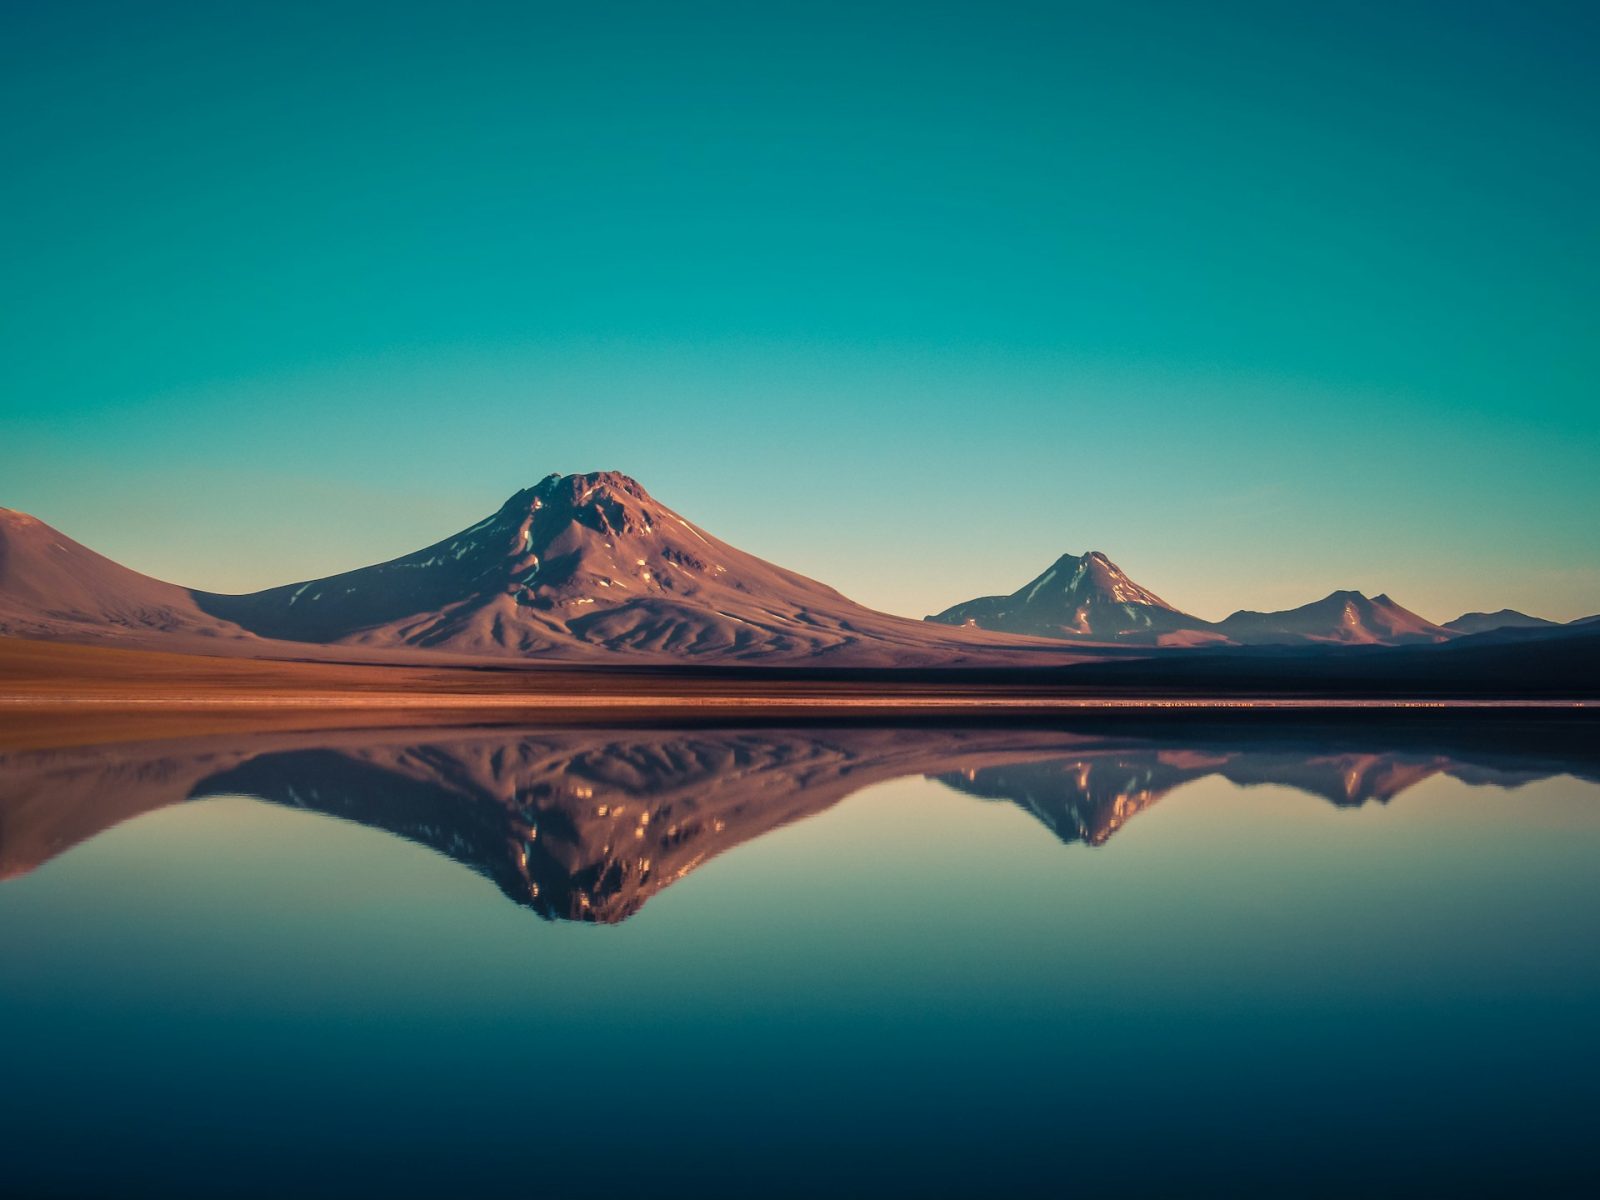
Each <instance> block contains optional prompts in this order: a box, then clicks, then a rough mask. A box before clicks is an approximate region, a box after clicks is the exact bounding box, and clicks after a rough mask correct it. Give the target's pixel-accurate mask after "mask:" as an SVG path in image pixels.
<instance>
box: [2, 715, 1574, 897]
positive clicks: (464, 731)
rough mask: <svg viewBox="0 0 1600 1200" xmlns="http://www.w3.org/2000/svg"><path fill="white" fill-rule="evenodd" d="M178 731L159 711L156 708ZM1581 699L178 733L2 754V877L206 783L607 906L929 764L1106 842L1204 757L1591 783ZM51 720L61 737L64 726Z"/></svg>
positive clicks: (1384, 783)
mask: <svg viewBox="0 0 1600 1200" xmlns="http://www.w3.org/2000/svg"><path fill="white" fill-rule="evenodd" d="M168 728H169V729H170V728H171V727H170V726H169V727H168ZM1596 732H1597V729H1596V724H1595V721H1594V719H1593V717H1592V715H1590V714H1586V713H1582V712H1554V713H1541V714H1538V715H1534V714H1526V713H1525V714H1516V715H1508V714H1506V713H1504V712H1497V713H1488V712H1485V713H1481V714H1473V715H1470V716H1464V715H1463V714H1461V713H1459V712H1450V713H1443V712H1439V711H1437V710H1413V711H1409V712H1407V713H1405V714H1392V713H1391V714H1386V715H1385V716H1384V717H1383V719H1382V720H1379V721H1375V720H1373V719H1372V717H1371V716H1370V715H1361V714H1353V713H1349V712H1344V713H1328V712H1323V713H1318V714H1317V715H1316V716H1315V717H1308V716H1307V715H1305V714H1297V713H1291V712H1282V711H1279V712H1274V713H1253V714H1251V716H1250V717H1249V718H1248V719H1240V718H1238V717H1237V716H1235V717H1229V716H1226V715H1219V714H1216V713H1205V714H1200V713H1186V714H1180V713H1174V714H1163V715H1150V714H1141V715H1140V716H1139V717H1137V718H1135V719H1130V718H1129V717H1127V716H1126V715H1113V714H1101V715H1093V716H1084V717H1076V718H1074V719H1073V720H1072V721H1071V722H1070V723H1066V722H1063V721H1061V720H1060V719H1059V718H1058V719H1055V720H1052V721H1034V722H1028V721H1017V720H1015V719H1009V720H1003V721H1000V720H997V721H991V722H988V723H973V722H971V721H970V720H968V721H964V722H962V723H959V724H944V723H931V722H920V723H916V724H911V723H904V722H902V723H899V724H839V723H837V722H835V723H831V724H830V723H821V724H801V723H796V722H794V721H793V720H789V721H785V722H769V723H756V722H751V723H742V724H739V725H737V726H733V725H729V724H727V723H726V722H722V723H714V722H707V723H701V724H696V725H683V724H675V725H660V724H656V725H609V726H606V727H603V728H601V727H593V726H585V725H579V724H572V725H565V726H559V725H550V724H544V725H540V726H538V727H528V726H481V725H461V726H446V727H441V726H436V725H430V726H420V727H419V726H412V727H398V728H396V727H388V728H368V729H351V728H324V729H311V730H307V729H289V730H255V731H228V730H207V729H204V727H203V726H202V728H201V729H200V730H193V729H191V730H188V731H187V732H185V733H184V734H182V735H179V736H172V737H165V738H160V739H152V740H145V741H136V742H124V743H119V744H111V743H102V744H97V745H79V746H51V745H50V742H49V736H44V737H41V739H40V740H41V743H42V744H40V745H39V746H38V747H37V748H34V749H25V750H10V751H5V752H0V878H4V877H15V876H19V875H23V874H26V873H27V872H29V871H32V870H34V869H36V868H38V867H39V866H41V865H43V864H44V863H47V862H48V861H50V860H51V859H53V858H55V857H56V856H58V855H60V854H63V853H66V852H67V851H69V850H70V849H71V848H72V847H73V846H76V845H78V844H80V843H82V842H84V841H86V840H88V839H90V838H92V837H94V836H96V835H97V834H99V833H101V832H103V831H104V830H106V829H109V828H111V827H113V826H115V825H117V824H120V823H122V822H123V821H126V820H130V819H133V818H136V817H137V816H139V815H141V814H144V813H148V812H153V811H156V810H159V809H163V808H166V807H168V806H171V805H175V804H180V803H183V802H185V801H188V800H200V799H205V798H208V797H216V796H223V795H245V796H250V797H255V798H257V799H259V800H262V801H265V802H269V803H274V804H280V805H284V806H286V807H293V808H300V809H304V810H307V811H312V812H318V813H321V814H324V815H327V816H330V817H337V818H340V819H344V820H349V821H354V822H357V823H359V824H362V825H365V826H368V827H371V828H374V829H378V830H383V831H385V832H388V833H390V834H393V835H395V836H399V837H403V838H406V839H408V840H410V841H413V842H416V843H418V844H420V845H424V846H427V847H429V848H431V849H433V850H435V851H436V852H438V853H440V854H444V855H446V856H448V857H450V858H452V859H454V860H455V861H457V862H460V863H461V864H463V865H464V866H467V867H468V868H469V869H471V870H473V871H475V872H477V873H478V874H480V875H483V876H484V877H485V878H488V879H490V880H492V881H493V882H494V883H495V884H496V886H497V887H498V888H499V889H500V890H501V891H502V892H503V893H504V894H505V895H506V896H507V897H508V898H509V899H510V900H512V901H513V902H515V903H517V904H519V905H522V906H524V907H527V908H529V909H531V910H532V911H534V912H535V913H537V914H538V915H539V916H541V917H543V918H545V919H549V920H576V921H585V922H596V923H607V924H610V923H616V922H619V921H622V920H625V919H627V918H628V917H629V916H631V915H632V914H633V913H635V912H637V911H638V910H639V909H640V908H641V907H642V906H643V905H644V904H645V903H646V902H647V901H648V900H649V898H650V897H651V896H653V895H655V894H656V893H657V892H658V891H660V890H662V889H663V888H665V887H667V886H670V885H671V884H673V883H675V882H677V881H678V880H681V879H683V878H684V877H685V876H687V875H689V874H690V873H692V872H694V871H696V870H698V869H699V868H700V867H701V866H703V865H704V864H705V863H707V862H709V861H710V860H711V859H713V858H715V857H717V856H718V855H720V854H723V853H725V852H727V851H728V850H730V849H733V848H734V847H736V846H739V845H741V844H743V843H745V842H748V841H751V840H754V839H756V838H759V837H761V836H763V835H765V834H766V833H769V832H771V831H773V830H775V829H778V828H781V827H783V826H785V825H788V824H791V823H793V822H795V821H799V820H803V819H805V818H807V817H811V816H814V815H816V814H818V813H821V812H823V811H826V810H827V809H829V808H831V807H832V806H834V805H835V804H837V803H839V802H840V801H841V800H843V799H845V798H846V797H847V796H850V795H852V794H853V793H855V792H857V791H860V790H861V789H863V788H865V787H868V786H871V785H874V784H879V783H884V782H888V781H890V780H893V779H898V778H904V777H909V776H917V777H926V778H929V779H933V780H936V781H937V782H939V783H941V784H943V785H944V786H946V787H949V788H950V789H952V790H953V791H956V792H959V793H962V794H965V795H969V796H972V797H974V798H975V799H979V800H982V801H986V802H1002V803H1010V804H1014V805H1017V806H1018V807H1020V808H1021V809H1023V811H1025V812H1028V813H1029V814H1030V815H1032V816H1033V817H1034V818H1035V819H1037V820H1038V821H1040V823H1041V824H1043V825H1044V826H1045V827H1046V828H1048V829H1049V830H1050V831H1051V832H1052V833H1053V834H1054V835H1055V836H1056V837H1057V838H1059V839H1060V840H1061V841H1062V842H1064V843H1080V844H1084V845H1088V846H1101V845H1104V844H1106V843H1107V842H1108V841H1109V840H1110V839H1111V838H1112V837H1113V836H1114V835H1115V834H1116V832H1117V831H1118V830H1120V829H1121V828H1122V827H1123V826H1124V825H1125V824H1126V823H1127V822H1128V821H1130V820H1132V819H1133V818H1134V817H1136V816H1138V815H1139V814H1140V813H1142V812H1144V811H1146V810H1147V809H1149V808H1150V807H1152V806H1153V805H1155V804H1157V803H1158V802H1159V801H1161V800H1162V799H1163V798H1164V797H1166V796H1167V795H1169V794H1170V793H1172V792H1173V791H1174V790H1176V789H1177V788H1180V787H1182V786H1183V785H1185V784H1188V783H1191V782H1193V781H1196V780H1199V779H1202V778H1206V777H1209V776H1217V777H1220V778H1224V779H1227V780H1229V781H1230V782H1232V783H1234V784H1236V785H1239V786H1252V785H1257V784H1274V785H1278V786H1283V787H1289V788H1293V789H1295V790H1298V791H1300V792H1303V793H1305V794H1307V795H1310V796H1314V797H1317V798H1319V799H1320V800H1322V801H1324V802H1326V803H1329V804H1334V805H1338V806H1340V807H1354V806H1360V805H1363V804H1369V803H1379V804H1386V803H1388V802H1390V801H1391V800H1393V799H1394V798H1395V797H1397V796H1399V795H1400V794H1402V793H1403V792H1405V791H1406V790H1407V789H1409V788H1411V787H1413V786H1415V785H1416V784H1418V783H1420V782H1422V781H1423V780H1425V779H1429V778H1433V777H1437V776H1444V777H1448V778H1453V779H1456V780H1458V781H1461V782H1464V783H1467V784H1485V785H1492V786H1498V787H1507V788H1510V787H1517V786H1520V785H1522V784H1524V783H1528V782H1532V781H1534V780H1538V779H1544V778H1548V777H1551V776H1555V775H1562V774H1570V775H1575V776H1577V777H1579V778H1583V779H1587V780H1590V781H1594V782H1600V739H1597V738H1596V737H1595V734H1596ZM50 736H56V737H60V736H64V733H63V732H62V731H60V730H57V731H56V732H55V733H54V734H53V735H50Z"/></svg>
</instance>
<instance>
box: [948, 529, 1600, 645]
mask: <svg viewBox="0 0 1600 1200" xmlns="http://www.w3.org/2000/svg"><path fill="white" fill-rule="evenodd" d="M924 619H925V620H927V621H930V622H934V623H936V624H942V625H959V626H965V627H967V628H976V629H988V630H993V631H997V632H1002V633H1017V634H1026V635H1029V636H1032V637H1048V638H1058V639H1062V640H1066V641H1075V642H1083V643H1097V644H1104V643H1122V644H1131V645H1147V646H1230V645H1232V646H1293V645H1319V644H1321V645H1346V646H1404V645H1419V644H1426V643H1437V642H1446V641H1449V640H1450V639H1452V638H1454V637H1456V636H1458V635H1462V634H1471V633H1483V632H1486V631H1489V630H1495V629H1503V628H1536V627H1537V628H1557V627H1559V625H1558V622H1555V621H1546V620H1543V619H1542V618H1539V617H1530V616H1527V615H1526V614H1524V613H1519V612H1515V611H1513V610H1512V609H1509V608H1508V609H1502V610H1500V611H1499V612H1498V613H1467V614H1465V615H1464V616H1461V617H1457V618H1456V619H1455V620H1454V621H1450V622H1447V623H1445V624H1443V625H1435V624H1434V623H1433V622H1432V621H1429V620H1428V619H1427V618H1425V617H1421V616H1418V615H1417V614H1416V613H1414V612H1412V611H1411V610H1410V609H1407V608H1404V607H1402V606H1401V605H1399V604H1397V603H1395V601H1393V600H1391V599H1390V598H1389V597H1388V596H1382V595H1380V596H1364V595H1362V594H1361V593H1360V592H1353V591H1336V592H1330V593H1329V594H1328V595H1326V596H1324V597H1323V598H1322V599H1320V600H1313V601H1312V602H1311V603H1310V604H1303V605H1301V606H1300V607H1299V608H1291V609H1286V610H1283V611H1281V612H1253V611H1248V610H1244V609H1241V610H1240V611H1238V612H1236V613H1234V614H1232V615H1231V616H1228V617H1224V618H1223V619H1222V620H1220V621H1207V620H1204V619H1202V618H1200V617H1196V616H1191V615H1190V614H1189V613H1186V612H1184V611H1182V610H1181V609H1179V608H1176V607H1174V606H1173V605H1171V604H1168V603H1167V602H1166V601H1165V600H1163V599H1161V597H1159V596H1157V595H1156V594H1155V593H1154V592H1152V591H1150V590H1149V589H1148V588H1145V587H1141V586H1140V585H1139V584H1137V583H1135V582H1134V581H1133V580H1131V579H1130V578H1128V576H1127V574H1126V573H1125V572H1124V571H1123V570H1122V568H1120V567H1118V566H1117V564H1116V563H1114V562H1112V561H1111V560H1110V559H1109V558H1107V557H1106V556H1105V555H1104V554H1102V553H1101V552H1100V551H1098V550H1091V551H1089V552H1088V553H1087V554H1083V555H1073V554H1063V555H1062V556H1061V557H1060V558H1058V559H1056V561H1055V562H1054V563H1053V564H1051V566H1050V567H1049V569H1048V570H1046V571H1045V572H1044V573H1043V574H1042V575H1039V576H1036V577H1035V578H1033V579H1031V580H1029V581H1028V582H1027V583H1026V584H1024V585H1023V586H1022V587H1020V588H1018V589H1017V590H1016V591H1015V592H1012V593H1011V594H1010V595H1008V596H980V597H978V598H977V599H974V600H967V601H965V602H963V603H961V604H957V605H954V606H952V607H950V608H947V609H945V610H944V611H943V612H941V613H935V614H934V615H933V616H930V617H926V618H924ZM1594 619H1595V618H1592V617H1591V618H1585V619H1584V620H1583V621H1574V622H1573V623H1572V624H1573V625H1579V624H1583V623H1585V622H1587V621H1591V620H1594Z"/></svg>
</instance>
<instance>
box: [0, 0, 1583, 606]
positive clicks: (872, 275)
mask: <svg viewBox="0 0 1600 1200" xmlns="http://www.w3.org/2000/svg"><path fill="white" fill-rule="evenodd" d="M1597 34H1600V8H1596V7H1595V6H1593V5H1590V4H1586V3H1575V4H1570V5H1556V4H1537V3H1534V4H1526V3H1523V4H1510V3H1500V4H1475V3H1462V2H1452V3H1438V4H1404V3H1394V2H1387V3H1381V4H1370V5H1369V4H1359V3H1355V4H1349V3H1341V4H1337V5H1321V6H1311V5H1301V4H1289V3H1282V4H1235V3H1210V4H1205V5H1199V4H1189V3H1154V2H1149V3H1109V2H1108V3H1103V4H1102V3H1093V4H1067V3H1057V4H1043V5H994V4H982V5H980V4H971V5H938V4H916V5H909V4H908V5H871V4H859V3H858V4H841V5H830V4H816V3H808V4H804V5H793V6H788V5H778V4H749V3H740V4H726V5H694V4H673V5H664V4H637V5H631V4H630V5H607V4H599V3H592V4H570V5H560V6H549V7H544V6H538V5H533V4H506V5H485V4H465V3H456V4H451V5H449V6H444V5H408V4H405V3H401V2H398V0H393V2H391V3H386V4H381V5H358V4H315V5H296V4H288V3H273V4H270V5H267V4H262V5H237V6H234V5H228V6H222V5H211V4H202V5H195V6H192V7H190V6H181V5H163V4H157V3H149V4H140V5H137V6H131V5H125V4H108V5H105V6H99V5H93V4H84V3H61V4H32V5H28V4H12V5H6V6H4V7H3V10H0V99H3V104H4V112H5V114H6V119H5V120H4V121H3V122H0V156H3V158H0V162H3V171H0V229H3V232H0V244H3V246H4V249H3V252H0V253H3V257H0V328H3V336H0V504H4V505H7V506H11V507H16V508H21V509H24V510H26V511H29V512H32V513H34V514H36V515H38V516H40V517H41V518H43V519H44V520H47V521H49V522H51V523H53V524H55V525H57V526H58V527H60V528H61V529H63V530H64V531H65V532H67V533H68V534H70V535H72V536H73V537H76V538H78V539H79V540H81V541H83V542H85V543H87V544H89V545H90V546H92V547H94V548H96V549H98V550H100V551H102V552H103V553H106V554H109V555H111V556H112V557H114V558H116V559H118V560H119V561H122V562H125V563H127V564H128V565H130V566H133V567H136V568H138V569H140V570H144V571H147V572H150V573H152V574H155V575H158V576H161V577H163V578H168V579H172V580H175V581H177V582H181V583H187V584H192V585H198V586H203V587H208V588H213V589H218V590H245V589H250V588H255V587H260V586H265V585H268V584H274V583H281V582H286V581H290V580H295V579H301V578H306V577H309V576H313V575H319V574H325V573H328V572H331V571H335V570H340V569H344V568H348V567H353V566H357V565H361V564H364V563H368V562H373V561H377V560H380V559H384V558H388V557H392V556H394V555H397V554H401V553H404V552H407V551H410V550H412V549H416V548H418V547H420V546H422V545H423V544H425V543H427V542H430V541H432V540H435V539H437V538H439V537H441V536H444V535H447V534H449V533H452V532H454V531H456V530H458V529H460V528H463V527H465V526H467V525H469V524H471V523H473V522H475V521H476V520H478V519H479V518H481V517H482V516H483V515H485V514H487V513H488V512H490V511H492V510H493V509H494V508H495V507H496V506H498V505H499V504H500V502H501V501H503V500H504V499H505V497H506V496H507V495H509V494H510V493H511V492H512V491H514V490H515V489H517V488H519V487H523V486H526V485H528V484H530V483H532V482H534V481H536V480H537V479H539V478H540V477H541V476H543V475H545V474H547V473H549V472H551V471H561V472H568V471H584V470H594V469H600V468H614V469H618V470H623V471H626V472H628V473H630V474H632V475H634V476H636V477H637V478H639V479H640V480H641V482H643V483H644V484H645V486H646V487H648V488H649V489H650V490H651V491H652V492H653V493H654V494H655V495H656V496H657V497H658V498H659V499H660V500H662V501H663V502H664V503H667V504H669V505H671V506H673V507H674V508H676V509H678V510H679V511H680V512H682V513H684V514H685V515H686V516H688V517H690V518H691V519H694V520H696V521H698V522H699V523H701V524H703V525H705V526H706V527H707V528H709V529H710V530H711V531H712V532H714V533H716V534H718V535H719V536H721V537H723V538H725V539H727V540H729V541H731V542H733V543H735V544H736V545H739V546H741V547H742V548H744V549H747V550H750V551H752V552H754V553H757V554H760V555H762V556H764V557H766V558H770V559H773V560H776V561H778V562H781V563H784V564H785V565H788V566H791V567H793V568H795V569H798V570H801V571H804V572H806V573H807V574H811V575H815V576H817V577H819V578H822V579H824V580H826V581H828V582H830V583H832V584H834V585H836V586H838V587H839V588H841V590H843V591H845V592H846V593H847V594H849V595H851V596H853V597H854V598H856V599H859V600H861V601H864V602H866V603H869V604H872V605H875V606H878V607H882V608H886V609H889V610H891V611H898V612H903V613H907V614H909V615H913V616H920V615H922V614H923V613H926V612H932V611H935V610H938V609H940V608H943V607H944V606H946V605H948V604H950V603H953V602H955V601H957V600H960V599H964V598H967V597H969V596H971V595H974V594H978V593H983V592H996V591H1010V590H1012V589H1013V588H1015V587H1017V586H1019V585H1021V584H1022V583H1023V582H1024V581H1026V580H1027V579H1028V578H1029V577H1031V576H1032V575H1034V574H1036V573H1038V572H1039V571H1040V570H1042V569H1043V568H1044V567H1045V566H1046V565H1048V563H1049V562H1050V561H1051V560H1052V559H1053V558H1054V557H1056V556H1057V555H1058V554H1060V553H1062V552H1065V551H1071V552H1079V551H1082V550H1085V549H1090V548H1094V549H1100V550H1104V551H1106V552H1107V553H1108V554H1110V555H1111V556H1112V557H1113V558H1114V559H1116V560H1117V561H1118V562H1119V563H1120V564H1121V565H1122V566H1123V567H1124V568H1125V569H1126V570H1128V572H1129V573H1130V574H1131V575H1133V576H1134V578H1136V579H1137V580H1139V581H1140V582H1141V583H1144V584H1145V585H1146V586H1148V587H1150V588H1152V589H1154V590H1155V591H1157V592H1158V593H1160V594H1162V595H1164V596H1165V597H1166V598H1167V599H1168V600H1170V601H1172V602H1173V603H1176V604H1178V605H1179V606H1180V607H1183V608H1186V609H1189V610H1190V611H1193V612H1196V613H1198V614H1200V615H1202V616H1206V617H1213V618H1214V617H1220V616H1222V615H1224V614H1225V613H1227V612H1229V611H1231V610H1232V609H1234V608H1237V607H1256V608H1272V607H1281V606H1288V605H1292V604H1297V603H1302V602H1304V601H1308V600H1311V599H1314V598H1316V597H1318V596H1320V595H1322V594H1325V593H1326V592H1328V591H1329V590H1331V589H1333V588H1335V587H1355V588H1360V589H1363V590H1365V591H1368V592H1378V591H1388V592H1390V593H1391V594H1392V595H1394V596H1395V598H1396V599H1398V600H1399V601H1401V602H1402V603H1404V604H1407V605H1409V606H1411V607H1413V608H1416V609H1418V610H1419V611H1421V612H1423V613H1424V614H1425V615H1427V616H1430V617H1432V618H1434V619H1445V618H1449V617H1453V616H1455V615H1456V614H1457V613H1458V612H1460V611H1462V610H1465V609H1478V608H1498V607H1501V606H1502V605H1511V606H1514V607H1518V608H1522V609H1525V610H1531V611H1534V612H1538V613H1542V614H1544V615H1548V616H1552V617H1558V618H1569V617H1575V616H1579V615H1583V614H1587V613H1591V612H1596V611H1600V533H1597V532H1596V518H1595V514H1596V512H1597V511H1600V397H1597V395H1596V380H1597V378H1600V270H1597V268H1600V253H1597V250H1600V78H1597V76H1600V73H1597V72H1596V71H1595V70H1594V62H1595V59H1596V54H1597Z"/></svg>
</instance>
